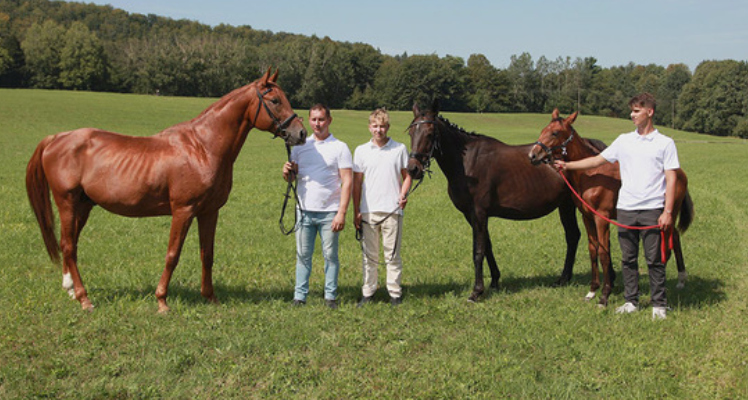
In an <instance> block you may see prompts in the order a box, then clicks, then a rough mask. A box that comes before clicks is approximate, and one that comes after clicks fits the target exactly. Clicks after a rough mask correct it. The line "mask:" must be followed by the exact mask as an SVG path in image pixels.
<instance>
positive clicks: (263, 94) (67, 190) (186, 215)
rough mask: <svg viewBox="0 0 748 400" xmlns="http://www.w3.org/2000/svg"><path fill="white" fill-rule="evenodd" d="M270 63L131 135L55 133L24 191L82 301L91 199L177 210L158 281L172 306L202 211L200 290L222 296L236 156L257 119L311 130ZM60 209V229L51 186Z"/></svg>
mask: <svg viewBox="0 0 748 400" xmlns="http://www.w3.org/2000/svg"><path fill="white" fill-rule="evenodd" d="M277 78H278V72H277V71H276V72H275V74H273V75H272V76H271V75H270V69H268V71H267V72H266V73H265V74H264V75H263V76H262V77H261V78H260V79H258V80H256V81H254V82H252V83H250V84H249V85H247V86H244V87H242V88H239V89H236V90H234V91H232V92H231V93H229V94H227V95H225V96H224V97H223V98H221V99H220V100H219V101H217V102H216V103H214V104H213V105H211V106H210V107H208V108H207V109H206V110H204V111H203V112H202V113H201V114H200V115H198V116H197V117H195V118H194V119H192V120H191V121H188V122H183V123H180V124H177V125H174V126H172V127H170V128H167V129H165V130H164V131H162V132H161V133H158V134H156V135H154V136H151V137H132V136H125V135H120V134H116V133H112V132H106V131H102V130H99V129H92V128H82V129H78V130H74V131H70V132H62V133H58V134H56V135H51V136H47V137H46V138H44V139H43V140H42V141H41V143H39V145H38V146H37V148H36V151H35V152H34V154H33V155H32V156H31V160H30V161H29V164H28V167H27V169H26V191H27V194H28V197H29V201H30V202H31V207H32V208H33V210H34V213H35V214H36V218H37V221H38V222H39V226H40V227H41V231H42V237H43V239H44V244H45V245H46V248H47V252H48V253H49V256H50V258H51V259H52V261H54V262H59V260H60V251H62V258H63V260H62V262H63V264H62V266H63V287H64V288H65V289H66V290H68V293H69V294H70V295H71V297H73V298H75V299H77V300H78V301H79V302H80V304H81V307H82V308H83V309H84V310H89V311H90V310H91V309H93V305H92V304H91V301H90V300H89V299H88V295H87V292H86V289H85V288H84V286H83V281H82V280H81V276H80V273H79V271H78V265H77V258H78V255H77V252H78V238H79V237H80V233H81V230H82V229H83V227H84V225H85V224H86V221H87V220H88V216H89V213H90V212H91V209H92V208H93V207H94V206H96V205H99V206H101V207H102V208H104V209H105V210H107V211H110V212H113V213H115V214H119V215H124V216H128V217H150V216H159V215H171V231H170V233H169V245H168V251H167V254H166V267H165V268H164V272H163V274H162V275H161V279H160V280H159V282H158V286H157V288H156V298H157V299H158V308H159V312H166V311H168V310H169V307H168V306H167V304H166V296H167V291H168V286H169V281H170V280H171V276H172V274H173V272H174V268H176V266H177V263H178V262H179V255H180V253H181V250H182V245H183V243H184V240H185V237H186V235H187V231H188V230H189V228H190V225H191V223H192V221H193V219H194V218H197V222H198V230H199V237H200V256H201V260H202V265H203V272H202V284H201V289H200V292H201V294H202V295H203V296H204V297H205V298H206V299H207V300H208V301H210V302H212V303H217V300H216V297H215V295H214V293H213V281H212V268H213V246H214V241H215V232H216V224H217V222H218V210H219V209H220V208H221V207H222V206H223V205H224V204H225V203H226V201H227V200H228V197H229V192H230V191H231V185H232V178H233V167H234V161H235V160H236V158H237V156H238V155H239V151H240V150H241V148H242V145H243V144H244V141H245V139H246V138H247V134H248V133H249V131H250V129H252V128H258V129H260V130H264V131H269V132H271V133H273V134H274V135H275V136H276V137H281V138H283V139H284V140H285V141H286V144H287V145H296V144H301V143H304V141H305V138H306V130H305V129H304V125H303V124H302V122H301V119H300V118H299V117H298V116H297V115H296V114H295V113H294V111H293V109H292V108H291V104H290V103H289V102H288V99H287V98H286V95H285V93H284V92H283V91H282V90H281V88H280V87H279V86H278V85H277V84H276V80H277ZM50 190H51V192H52V197H53V198H54V201H55V203H56V204H57V210H58V213H59V216H60V242H59V244H58V243H57V239H56V238H55V232H54V213H53V211H52V204H51V200H50V196H49V192H50Z"/></svg>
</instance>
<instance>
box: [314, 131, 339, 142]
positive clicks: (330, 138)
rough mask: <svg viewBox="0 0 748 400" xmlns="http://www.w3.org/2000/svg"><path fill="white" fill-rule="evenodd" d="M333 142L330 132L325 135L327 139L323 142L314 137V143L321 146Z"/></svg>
mask: <svg viewBox="0 0 748 400" xmlns="http://www.w3.org/2000/svg"><path fill="white" fill-rule="evenodd" d="M333 140H335V138H334V137H333V136H332V132H330V134H329V135H327V137H326V138H324V139H323V140H319V139H317V136H314V143H320V144H322V143H328V142H332V141H333Z"/></svg>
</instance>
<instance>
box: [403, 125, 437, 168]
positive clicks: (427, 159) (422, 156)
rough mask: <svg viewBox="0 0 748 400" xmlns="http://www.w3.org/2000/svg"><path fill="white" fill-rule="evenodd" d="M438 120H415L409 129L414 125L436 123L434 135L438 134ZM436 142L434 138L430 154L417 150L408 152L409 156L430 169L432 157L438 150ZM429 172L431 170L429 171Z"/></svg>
mask: <svg viewBox="0 0 748 400" xmlns="http://www.w3.org/2000/svg"><path fill="white" fill-rule="evenodd" d="M437 122H438V121H437V120H436V119H427V120H423V121H415V122H412V123H411V124H410V125H409V126H408V129H410V128H412V127H414V126H418V125H423V124H434V135H436V132H437V131H436V124H437ZM436 143H437V141H436V139H434V140H433V143H432V145H431V150H429V152H428V154H426V153H419V152H416V151H412V152H410V154H408V157H410V158H414V159H416V160H417V161H418V162H420V163H421V164H422V165H423V167H424V170H427V171H428V167H429V166H430V164H431V158H432V157H434V151H435V150H436V146H437V144H436ZM428 172H431V171H428Z"/></svg>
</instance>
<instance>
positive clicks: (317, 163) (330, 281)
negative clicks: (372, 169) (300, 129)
mask: <svg viewBox="0 0 748 400" xmlns="http://www.w3.org/2000/svg"><path fill="white" fill-rule="evenodd" d="M330 123H332V116H331V115H330V109H329V108H327V106H325V105H322V104H317V105H314V106H312V108H311V109H310V110H309V125H310V126H311V128H312V131H313V132H314V135H313V136H312V137H311V138H310V139H308V140H307V141H306V143H305V144H303V145H300V146H294V147H293V149H292V150H291V161H290V162H286V163H285V164H284V165H283V179H285V180H286V181H289V180H292V179H298V181H297V182H298V188H297V193H298V196H299V204H298V206H299V210H298V215H299V218H298V225H297V230H296V288H295V290H294V300H293V304H294V305H295V306H301V305H304V304H306V297H307V295H308V294H309V276H310V275H311V273H312V254H313V253H314V241H315V238H316V237H317V235H318V234H319V237H320V244H321V247H322V256H323V257H324V259H325V304H327V306H328V307H330V308H332V309H336V308H338V303H337V294H338V271H339V270H340V261H339V260H338V233H339V232H340V231H342V230H343V228H344V227H345V214H346V212H347V210H348V203H349V202H350V199H351V184H352V182H353V174H352V172H351V168H352V160H351V151H350V150H349V149H348V146H347V145H346V144H345V143H343V142H341V141H340V140H338V139H336V138H335V137H334V136H333V135H332V134H331V133H330Z"/></svg>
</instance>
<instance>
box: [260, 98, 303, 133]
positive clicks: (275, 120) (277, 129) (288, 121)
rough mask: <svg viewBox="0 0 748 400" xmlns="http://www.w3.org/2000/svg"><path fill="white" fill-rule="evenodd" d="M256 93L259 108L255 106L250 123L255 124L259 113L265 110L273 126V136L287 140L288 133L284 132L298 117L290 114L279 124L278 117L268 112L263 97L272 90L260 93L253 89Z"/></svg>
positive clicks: (268, 108) (268, 109)
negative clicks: (255, 110)
mask: <svg viewBox="0 0 748 400" xmlns="http://www.w3.org/2000/svg"><path fill="white" fill-rule="evenodd" d="M255 90H256V91H257V98H258V99H260V104H261V106H257V113H255V119H254V121H252V123H253V124H256V123H257V117H259V116H260V111H261V110H262V108H263V107H264V108H265V111H266V112H267V113H268V115H269V116H270V118H271V119H272V120H273V124H275V132H273V133H275V135H276V137H280V138H281V139H284V140H285V139H287V138H288V132H286V128H288V126H289V125H291V122H292V121H293V120H294V119H296V118H297V117H298V115H297V114H296V113H293V114H291V116H289V117H288V118H286V119H285V120H284V121H283V122H281V121H280V120H279V119H278V117H276V116H275V114H273V112H272V111H270V107H268V105H267V103H266V102H265V95H266V94H268V93H270V92H271V91H272V90H273V88H267V90H265V91H264V92H260V89H257V88H255Z"/></svg>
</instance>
